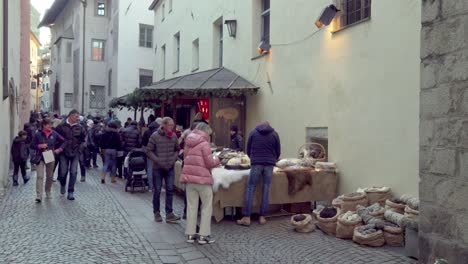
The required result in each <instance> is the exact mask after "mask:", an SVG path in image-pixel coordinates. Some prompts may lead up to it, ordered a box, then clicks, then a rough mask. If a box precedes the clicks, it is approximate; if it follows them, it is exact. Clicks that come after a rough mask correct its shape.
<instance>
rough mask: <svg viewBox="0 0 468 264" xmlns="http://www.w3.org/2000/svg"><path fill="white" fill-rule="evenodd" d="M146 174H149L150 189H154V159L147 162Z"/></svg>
mask: <svg viewBox="0 0 468 264" xmlns="http://www.w3.org/2000/svg"><path fill="white" fill-rule="evenodd" d="M146 176H148V185H149V189H150V190H152V189H153V187H154V183H153V161H152V160H150V159H148V161H147V164H146Z"/></svg>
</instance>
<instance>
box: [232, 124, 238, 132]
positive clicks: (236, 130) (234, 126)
mask: <svg viewBox="0 0 468 264" xmlns="http://www.w3.org/2000/svg"><path fill="white" fill-rule="evenodd" d="M231 131H234V132H236V133H237V132H238V131H239V128H238V127H237V125H232V126H231Z"/></svg>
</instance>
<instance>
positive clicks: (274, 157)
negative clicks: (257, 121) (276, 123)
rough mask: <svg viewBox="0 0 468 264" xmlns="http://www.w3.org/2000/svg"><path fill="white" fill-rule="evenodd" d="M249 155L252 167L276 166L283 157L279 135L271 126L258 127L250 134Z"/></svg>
mask: <svg viewBox="0 0 468 264" xmlns="http://www.w3.org/2000/svg"><path fill="white" fill-rule="evenodd" d="M247 155H249V158H250V163H251V164H252V165H275V164H276V162H277V161H278V159H279V157H280V155H281V144H280V139H279V136H278V133H276V131H275V130H274V129H273V128H272V127H271V126H270V125H267V124H261V125H258V126H257V127H256V128H255V129H254V130H252V132H250V135H249V139H248V141H247Z"/></svg>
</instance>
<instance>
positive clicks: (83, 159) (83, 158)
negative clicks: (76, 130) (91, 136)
mask: <svg viewBox="0 0 468 264" xmlns="http://www.w3.org/2000/svg"><path fill="white" fill-rule="evenodd" d="M80 126H81V127H83V129H84V132H85V139H84V143H82V144H81V145H80V158H79V162H78V164H79V166H80V174H81V179H80V181H81V182H85V181H86V164H87V158H88V156H89V155H88V146H87V141H86V139H87V138H88V136H87V135H88V126H87V125H86V122H85V121H84V117H83V116H80Z"/></svg>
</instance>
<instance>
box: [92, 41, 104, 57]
mask: <svg viewBox="0 0 468 264" xmlns="http://www.w3.org/2000/svg"><path fill="white" fill-rule="evenodd" d="M105 44H106V42H105V41H104V40H96V39H93V40H92V51H91V52H92V54H91V56H92V60H93V61H104V46H105Z"/></svg>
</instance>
